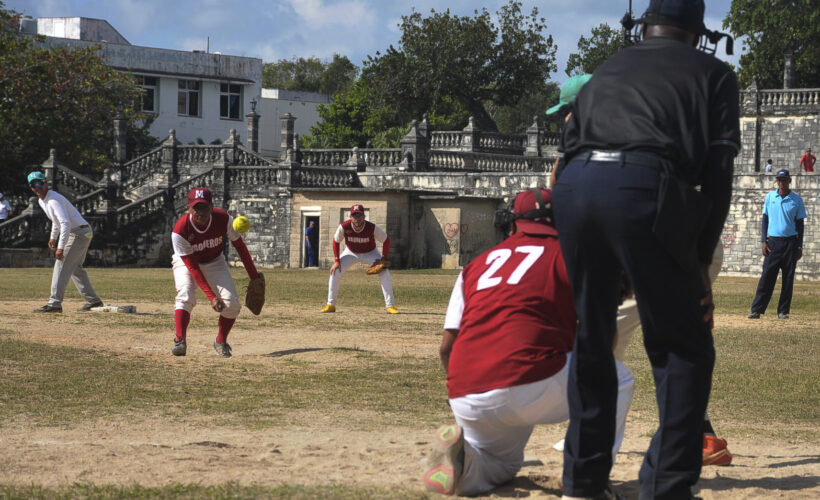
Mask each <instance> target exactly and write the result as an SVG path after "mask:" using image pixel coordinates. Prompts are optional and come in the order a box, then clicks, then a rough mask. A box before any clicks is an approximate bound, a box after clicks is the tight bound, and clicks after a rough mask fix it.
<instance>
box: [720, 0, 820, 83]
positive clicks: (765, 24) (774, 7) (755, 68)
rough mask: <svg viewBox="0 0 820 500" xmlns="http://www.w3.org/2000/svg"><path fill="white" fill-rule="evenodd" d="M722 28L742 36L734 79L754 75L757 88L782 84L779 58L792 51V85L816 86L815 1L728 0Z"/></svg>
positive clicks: (819, 35) (819, 23)
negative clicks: (737, 68) (740, 51)
mask: <svg viewBox="0 0 820 500" xmlns="http://www.w3.org/2000/svg"><path fill="white" fill-rule="evenodd" d="M723 27H724V28H728V29H729V30H730V31H731V33H732V34H733V35H734V36H735V37H741V36H743V37H745V38H744V39H743V46H744V49H745V51H744V52H745V53H744V54H741V56H740V61H739V62H740V65H739V70H738V81H739V83H740V85H741V87H747V86H748V85H750V84H751V83H752V78H753V77H756V78H757V84H758V86H759V87H761V88H781V87H782V86H783V61H784V56H783V55H784V53H785V52H786V51H787V50H790V51H792V52H793V54H794V55H793V64H794V77H795V78H794V80H795V81H794V84H795V86H796V87H802V88H820V49H818V47H820V8H818V4H817V0H732V6H731V8H730V9H729V13H728V14H727V15H726V19H724V20H723Z"/></svg>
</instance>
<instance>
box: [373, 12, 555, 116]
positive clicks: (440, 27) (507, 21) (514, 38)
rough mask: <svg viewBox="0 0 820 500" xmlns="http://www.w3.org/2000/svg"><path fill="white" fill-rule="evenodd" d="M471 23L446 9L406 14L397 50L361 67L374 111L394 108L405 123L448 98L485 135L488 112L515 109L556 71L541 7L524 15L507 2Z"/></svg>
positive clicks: (396, 114)
mask: <svg viewBox="0 0 820 500" xmlns="http://www.w3.org/2000/svg"><path fill="white" fill-rule="evenodd" d="M474 14H475V15H474V16H473V17H467V16H463V17H462V16H456V15H453V14H451V13H450V11H449V10H445V11H444V12H436V11H435V10H432V11H431V13H430V16H429V17H423V16H422V15H421V14H420V13H418V12H413V13H412V14H410V15H409V16H403V17H402V22H401V24H400V25H399V27H400V29H401V31H402V35H401V38H400V40H399V44H398V48H395V47H393V46H390V47H389V48H388V49H387V50H386V51H385V53H384V54H380V53H378V52H377V53H376V56H375V57H372V56H371V57H369V58H368V60H367V61H365V66H364V69H363V71H362V73H363V77H364V79H365V81H366V86H367V88H368V89H369V91H370V94H371V96H372V97H373V98H374V99H375V102H374V106H375V107H376V108H380V107H388V108H389V109H392V110H394V113H395V116H394V117H393V119H392V121H393V122H394V123H395V124H399V123H406V122H407V121H409V119H411V118H414V117H419V116H421V114H423V113H424V112H427V111H431V110H433V109H435V108H436V107H437V106H438V105H439V104H440V103H441V102H442V101H443V100H444V99H445V98H448V99H451V100H452V102H453V103H457V104H458V105H459V107H460V110H466V111H467V112H468V113H469V114H470V115H472V116H474V117H475V120H476V125H477V126H479V127H480V128H482V129H484V130H492V131H494V130H498V127H497V124H496V122H495V120H493V118H492V116H491V114H490V112H489V110H488V107H489V106H490V104H492V105H494V106H499V107H500V106H511V105H512V106H514V105H516V103H518V102H519V101H520V100H521V98H522V97H523V96H524V95H526V94H527V92H529V91H531V90H532V89H533V88H535V87H537V86H538V85H539V84H542V85H543V84H544V82H546V81H547V79H548V77H549V74H550V72H551V71H555V69H556V68H555V50H556V48H555V45H554V44H553V40H552V36H546V37H545V36H544V34H543V32H544V30H545V29H546V24H545V20H544V19H543V18H539V17H538V9H537V8H533V10H532V12H531V13H530V14H529V15H524V14H523V13H522V11H521V2H519V1H517V0H510V2H509V3H508V4H506V5H504V6H502V8H501V10H500V11H499V12H497V13H496V17H495V18H493V16H491V15H490V13H489V12H487V10H486V9H482V10H481V11H475V13H474Z"/></svg>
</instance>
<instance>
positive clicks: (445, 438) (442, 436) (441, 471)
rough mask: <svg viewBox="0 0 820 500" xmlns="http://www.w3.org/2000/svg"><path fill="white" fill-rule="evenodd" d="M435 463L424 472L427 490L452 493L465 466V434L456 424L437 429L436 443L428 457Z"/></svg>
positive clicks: (429, 461) (445, 493)
mask: <svg viewBox="0 0 820 500" xmlns="http://www.w3.org/2000/svg"><path fill="white" fill-rule="evenodd" d="M427 463H429V464H431V465H433V467H432V468H430V469H429V470H428V471H427V472H426V473H425V474H424V484H425V485H426V486H427V490H429V491H433V492H436V493H441V494H442V495H452V494H454V493H455V491H456V488H457V487H458V480H459V478H460V477H461V472H462V469H463V468H464V434H463V433H462V432H461V427H459V426H458V425H456V424H450V425H445V426H443V427H440V428H439V429H438V430H437V431H436V444H435V448H433V452H432V453H431V454H430V458H429V459H428V462H427Z"/></svg>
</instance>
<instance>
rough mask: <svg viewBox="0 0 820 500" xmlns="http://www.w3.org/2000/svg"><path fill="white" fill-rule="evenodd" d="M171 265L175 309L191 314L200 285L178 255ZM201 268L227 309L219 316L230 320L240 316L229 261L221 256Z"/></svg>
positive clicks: (237, 295)
mask: <svg viewBox="0 0 820 500" xmlns="http://www.w3.org/2000/svg"><path fill="white" fill-rule="evenodd" d="M171 263H172V265H173V268H174V285H176V288H177V298H176V300H175V301H174V309H185V310H186V311H188V312H191V311H192V310H193V308H194V306H195V305H196V290H197V288H199V285H197V283H196V280H194V277H193V276H192V275H191V271H189V270H188V267H187V266H186V265H185V263H184V262H182V259H180V258H179V257H178V256H177V255H176V254H174V257H173V259H172V260H171ZM199 268H200V269H202V274H203V275H205V279H206V280H207V281H208V284H209V285H210V286H211V290H213V291H214V293H215V294H216V295H217V296H218V297H220V298H221V299H222V301H223V302H225V309H223V310H222V312H221V313H219V314H220V315H222V316H225V317H226V318H229V319H232V318H236V317H237V316H239V309H241V307H242V306H241V303H240V302H239V293H238V292H237V291H236V283H234V281H233V277H232V276H231V271H230V270H229V269H228V263H227V261H226V260H225V259H224V258H223V257H222V256H220V257H218V258H216V259H214V260H212V261H211V262H208V263H205V264H200V265H199Z"/></svg>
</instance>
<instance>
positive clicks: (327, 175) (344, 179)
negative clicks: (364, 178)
mask: <svg viewBox="0 0 820 500" xmlns="http://www.w3.org/2000/svg"><path fill="white" fill-rule="evenodd" d="M292 182H293V186H294V187H316V188H345V187H356V186H358V185H359V177H358V176H357V175H356V169H355V168H345V167H337V168H330V167H323V168H319V167H299V168H295V169H294V170H293V178H292Z"/></svg>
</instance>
